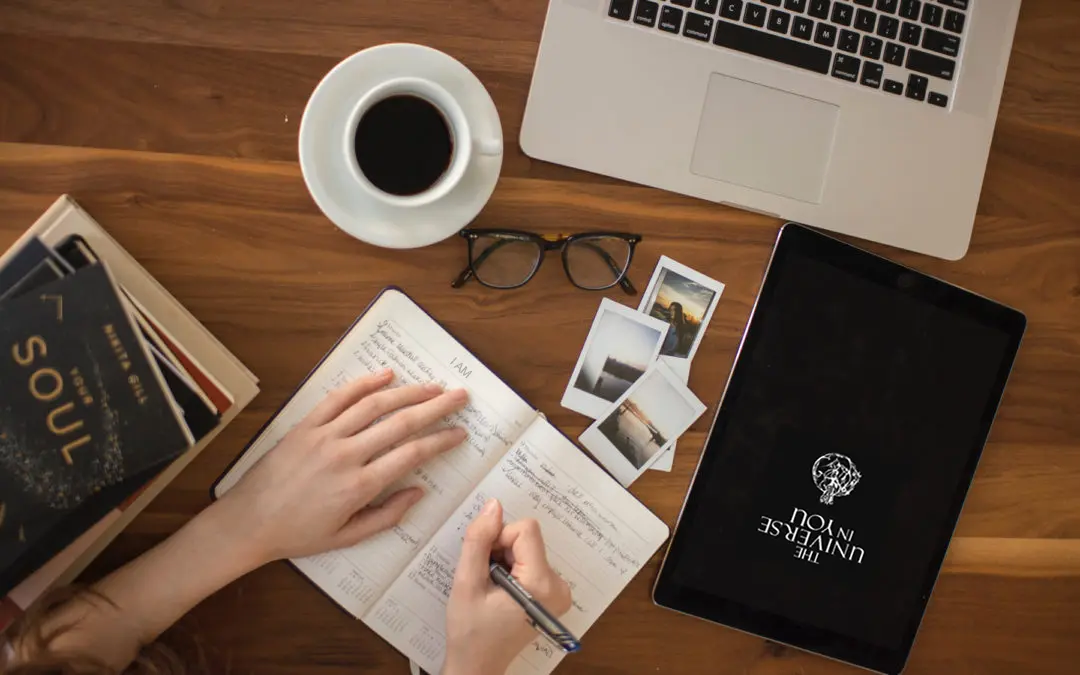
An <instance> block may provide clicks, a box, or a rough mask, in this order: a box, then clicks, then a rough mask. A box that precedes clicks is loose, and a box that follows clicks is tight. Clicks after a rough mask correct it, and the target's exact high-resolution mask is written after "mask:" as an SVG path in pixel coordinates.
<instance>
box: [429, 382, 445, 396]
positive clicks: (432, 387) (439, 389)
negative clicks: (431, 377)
mask: <svg viewBox="0 0 1080 675" xmlns="http://www.w3.org/2000/svg"><path fill="white" fill-rule="evenodd" d="M442 390H443V388H442V387H440V386H439V385H437V384H435V383H434V382H428V383H427V384H425V385H424V391H426V392H428V393H431V394H438V393H441V392H442Z"/></svg>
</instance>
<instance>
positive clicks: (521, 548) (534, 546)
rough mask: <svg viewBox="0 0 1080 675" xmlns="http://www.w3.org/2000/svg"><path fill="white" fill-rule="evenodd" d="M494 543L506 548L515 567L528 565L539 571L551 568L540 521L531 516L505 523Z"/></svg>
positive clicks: (543, 571) (542, 571)
mask: <svg viewBox="0 0 1080 675" xmlns="http://www.w3.org/2000/svg"><path fill="white" fill-rule="evenodd" d="M496 544H497V545H498V546H499V547H500V548H503V549H505V550H506V552H507V557H508V558H512V559H513V566H514V567H515V568H517V567H528V568H530V569H533V570H536V571H539V572H541V573H545V572H547V571H549V570H551V566H550V565H548V559H547V550H546V549H545V548H544V537H543V535H542V534H541V532H540V523H538V522H537V521H535V520H533V519H531V518H529V519H526V520H519V521H516V522H513V523H510V524H509V525H507V526H506V527H505V528H503V531H502V533H501V534H500V535H499V540H498V542H496Z"/></svg>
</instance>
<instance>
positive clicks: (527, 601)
mask: <svg viewBox="0 0 1080 675" xmlns="http://www.w3.org/2000/svg"><path fill="white" fill-rule="evenodd" d="M491 581H492V583H494V584H495V585H496V586H498V587H499V588H501V589H503V590H504V591H506V592H507V593H509V594H510V597H511V598H513V599H514V601H515V602H517V604H519V605H521V608H522V609H523V610H525V614H527V615H528V617H529V623H531V624H532V626H533V628H535V629H536V630H537V632H539V633H540V634H541V635H543V636H544V637H546V638H547V639H548V640H549V641H550V642H551V644H553V645H555V646H556V647H558V648H559V649H561V650H562V651H564V652H566V653H567V654H572V653H573V652H576V651H577V650H579V649H581V643H580V642H578V639H577V638H576V637H574V634H573V633H571V632H570V631H568V630H567V629H566V626H564V625H562V623H561V622H560V621H559V620H558V619H556V618H555V617H554V616H553V615H552V614H551V612H549V611H547V610H546V609H544V606H543V605H541V604H540V603H539V602H537V601H536V600H535V599H534V598H533V596H532V595H531V594H530V593H529V592H528V591H527V590H525V589H524V588H523V587H522V586H521V584H519V583H518V580H517V579H515V578H514V577H513V576H511V574H510V572H509V571H508V570H507V569H506V568H505V567H503V566H502V565H500V564H499V563H497V562H492V563H491Z"/></svg>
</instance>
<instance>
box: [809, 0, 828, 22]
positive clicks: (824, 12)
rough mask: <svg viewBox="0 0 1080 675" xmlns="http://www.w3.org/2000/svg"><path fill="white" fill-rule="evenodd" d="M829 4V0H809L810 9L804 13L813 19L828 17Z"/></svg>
mask: <svg viewBox="0 0 1080 675" xmlns="http://www.w3.org/2000/svg"><path fill="white" fill-rule="evenodd" d="M830 6H832V3H831V2H829V0H810V9H808V10H806V13H807V14H809V15H810V16H812V17H814V18H815V19H828V18H829V7H830Z"/></svg>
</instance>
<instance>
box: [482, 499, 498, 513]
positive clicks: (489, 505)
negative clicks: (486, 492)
mask: <svg viewBox="0 0 1080 675" xmlns="http://www.w3.org/2000/svg"><path fill="white" fill-rule="evenodd" d="M497 508H499V500H498V499H495V498H494V497H492V498H491V499H489V500H487V501H486V502H484V508H483V510H481V511H480V515H482V516H490V515H492V514H493V513H495V509H497Z"/></svg>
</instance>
